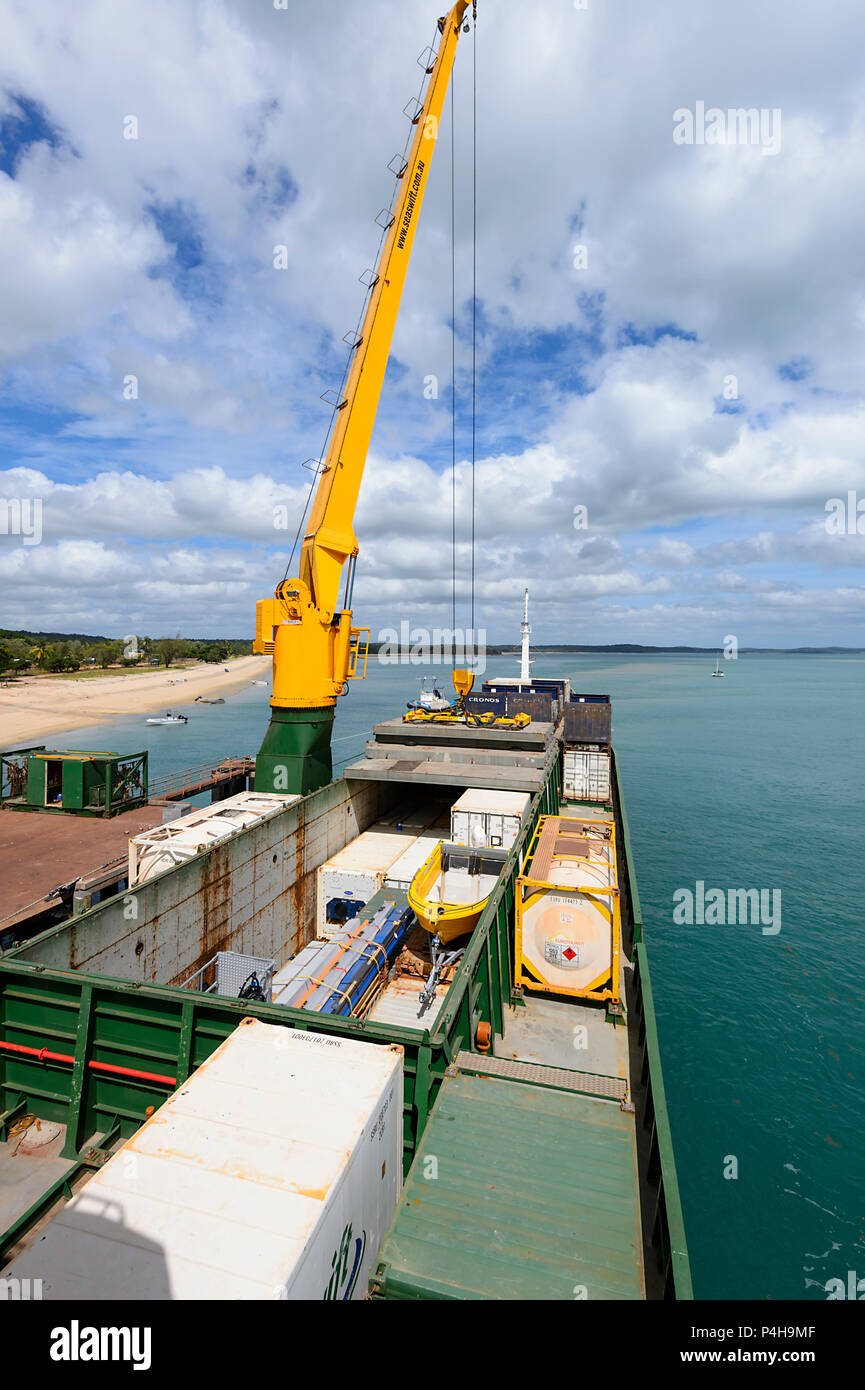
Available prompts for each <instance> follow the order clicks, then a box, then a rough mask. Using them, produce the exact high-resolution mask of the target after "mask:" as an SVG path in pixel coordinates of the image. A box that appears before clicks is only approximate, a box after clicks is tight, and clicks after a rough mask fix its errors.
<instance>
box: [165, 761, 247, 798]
mask: <svg viewBox="0 0 865 1390" xmlns="http://www.w3.org/2000/svg"><path fill="white" fill-rule="evenodd" d="M254 766H255V763H254V760H253V759H252V758H222V759H221V760H220V761H219V762H216V763H201V764H200V765H199V766H198V767H185V768H183V769H182V770H181V771H180V772H166V773H164V774H163V775H162V776H161V777H154V778H153V779H152V780H151V783H150V799H151V801H159V800H160V798H162V797H166V796H177V795H178V793H180V792H185V791H191V789H192V788H193V787H199V786H207V785H208V784H209V783H210V782H223V781H227V780H228V779H229V778H230V777H240V776H242V775H244V774H246V773H249V772H251V771H252V769H253V767H254Z"/></svg>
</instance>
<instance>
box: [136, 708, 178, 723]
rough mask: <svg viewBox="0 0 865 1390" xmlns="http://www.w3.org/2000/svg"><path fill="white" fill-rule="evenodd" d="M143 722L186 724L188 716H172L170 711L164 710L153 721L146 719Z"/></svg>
mask: <svg viewBox="0 0 865 1390" xmlns="http://www.w3.org/2000/svg"><path fill="white" fill-rule="evenodd" d="M144 722H145V723H146V724H188V723H189V715H187V714H172V713H171V711H170V710H166V711H165V713H164V714H160V715H158V716H156V717H154V718H153V719H146V720H145V721H144Z"/></svg>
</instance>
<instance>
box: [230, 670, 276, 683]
mask: <svg viewBox="0 0 865 1390" xmlns="http://www.w3.org/2000/svg"><path fill="white" fill-rule="evenodd" d="M227 669H228V668H227V667H226V670H227ZM249 684H250V685H267V681H250V682H249Z"/></svg>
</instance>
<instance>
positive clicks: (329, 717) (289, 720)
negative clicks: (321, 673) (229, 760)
mask: <svg viewBox="0 0 865 1390" xmlns="http://www.w3.org/2000/svg"><path fill="white" fill-rule="evenodd" d="M333 716H334V710H333V709H332V708H330V707H327V706H325V707H320V708H317V709H276V708H273V707H272V708H271V717H270V727H269V728H268V730H267V733H266V734H265V736H264V742H263V743H262V745H261V749H260V751H259V754H258V757H257V758H256V760H255V790H256V791H257V792H276V793H277V795H278V794H279V793H289V792H296V793H300V795H301V796H305V795H306V793H307V792H314V791H318V789H319V787H324V786H326V785H327V783H328V782H332V781H333V764H332V762H331V754H330V736H331V733H332V731H333Z"/></svg>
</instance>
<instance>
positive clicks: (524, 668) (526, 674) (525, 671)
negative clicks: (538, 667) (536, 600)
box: [520, 589, 532, 684]
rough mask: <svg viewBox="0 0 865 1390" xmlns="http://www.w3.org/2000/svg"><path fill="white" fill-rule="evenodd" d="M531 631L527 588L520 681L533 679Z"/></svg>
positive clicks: (527, 681)
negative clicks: (530, 652)
mask: <svg viewBox="0 0 865 1390" xmlns="http://www.w3.org/2000/svg"><path fill="white" fill-rule="evenodd" d="M531 633H532V629H531V627H530V626H529V591H528V589H526V602H525V607H524V609H523V621H522V622H521V623H520V634H521V636H522V639H523V651H522V660H521V662H520V681H521V682H522V681H525V682H526V683H527V684H529V683H530V682H531V679H532V675H531V671H530V669H529V668H530V666H531V664H532V659H531V657H530V656H529V638H530V636H531Z"/></svg>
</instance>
